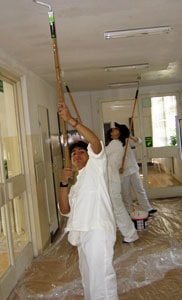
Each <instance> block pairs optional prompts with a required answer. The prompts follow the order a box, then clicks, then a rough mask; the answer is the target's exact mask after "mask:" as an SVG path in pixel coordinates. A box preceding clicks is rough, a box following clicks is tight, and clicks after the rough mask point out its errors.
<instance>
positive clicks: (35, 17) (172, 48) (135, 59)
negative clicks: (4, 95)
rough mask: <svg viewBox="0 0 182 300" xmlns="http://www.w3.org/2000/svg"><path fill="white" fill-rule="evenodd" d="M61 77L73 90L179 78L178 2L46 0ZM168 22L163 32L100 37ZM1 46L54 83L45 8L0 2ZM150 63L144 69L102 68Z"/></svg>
mask: <svg viewBox="0 0 182 300" xmlns="http://www.w3.org/2000/svg"><path fill="white" fill-rule="evenodd" d="M43 2H45V3H48V4H50V5H51V8H52V10H53V12H54V16H55V25H56V32H57V44H58V51H59V61H60V67H61V70H62V73H61V74H62V81H66V82H67V83H68V86H69V88H70V90H71V91H72V92H74V91H89V90H90V91H91V90H102V89H107V84H109V83H117V82H130V81H136V80H138V78H139V77H140V76H141V82H140V85H142V86H146V85H156V84H168V83H174V82H182V0H173V1H172V0H65V1H63V0H50V1H43ZM165 25H170V26H171V27H172V30H171V31H170V33H168V34H162V35H161V34H160V35H146V36H142V37H132V38H124V39H113V40H105V39H104V32H105V31H113V30H125V29H133V28H143V27H154V26H165ZM0 48H1V49H2V50H3V51H5V52H6V53H7V54H8V55H10V56H11V57H12V58H14V59H16V60H17V61H19V62H20V63H21V64H23V65H24V66H26V67H27V68H28V69H30V70H32V71H33V72H35V73H36V74H38V75H39V76H40V77H42V78H43V79H45V80H46V81H48V82H49V83H51V84H52V85H55V83H56V75H55V67H54V55H53V47H52V40H51V35H50V28H49V20H48V8H47V7H45V6H41V5H38V4H35V3H34V2H33V1H32V0H0ZM141 63H149V64H150V66H149V68H147V69H144V70H142V71H141V70H139V71H137V70H129V71H126V70H125V71H115V72H106V71H104V68H105V67H108V66H117V65H118V66H120V65H131V64H141Z"/></svg>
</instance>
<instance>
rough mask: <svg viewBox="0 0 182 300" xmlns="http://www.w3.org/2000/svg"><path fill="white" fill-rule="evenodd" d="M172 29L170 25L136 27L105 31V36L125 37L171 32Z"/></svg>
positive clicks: (112, 37) (113, 37) (107, 38)
mask: <svg viewBox="0 0 182 300" xmlns="http://www.w3.org/2000/svg"><path fill="white" fill-rule="evenodd" d="M170 30H171V27H170V26H159V27H146V28H135V29H126V30H115V31H106V32H104V38H105V39H106V40H109V39H117V38H124V37H136V36H142V35H148V34H160V33H169V31H170Z"/></svg>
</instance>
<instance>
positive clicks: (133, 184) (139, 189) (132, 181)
mask: <svg viewBox="0 0 182 300" xmlns="http://www.w3.org/2000/svg"><path fill="white" fill-rule="evenodd" d="M121 185H122V188H121V190H122V196H123V201H124V204H125V206H126V209H127V211H128V212H129V213H131V212H132V203H133V199H132V194H131V188H132V189H133V191H134V192H135V195H136V198H137V200H138V203H139V207H140V209H141V210H144V211H149V210H150V209H152V207H151V205H150V203H149V200H148V197H147V194H146V192H145V189H144V187H143V183H142V180H141V178H140V174H139V172H136V173H133V174H131V175H129V176H122V179H121Z"/></svg>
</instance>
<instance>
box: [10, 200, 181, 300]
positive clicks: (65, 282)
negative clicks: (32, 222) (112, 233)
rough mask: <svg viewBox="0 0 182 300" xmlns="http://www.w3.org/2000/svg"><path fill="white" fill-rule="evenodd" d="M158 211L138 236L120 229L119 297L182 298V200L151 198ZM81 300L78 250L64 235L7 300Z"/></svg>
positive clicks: (122, 299)
mask: <svg viewBox="0 0 182 300" xmlns="http://www.w3.org/2000/svg"><path fill="white" fill-rule="evenodd" d="M151 202H152V205H153V206H154V207H156V208H157V209H158V212H157V213H156V214H155V216H153V217H152V218H149V219H148V226H147V229H145V230H143V231H138V233H139V237H140V239H139V240H138V241H136V242H135V243H131V244H123V243H122V239H123V238H122V236H121V234H120V233H119V232H117V241H116V244H115V255H114V266H115V270H116V274H117V280H118V294H119V300H143V299H146V300H181V299H182V198H173V199H162V200H153V201H151ZM26 299H29V300H36V299H44V300H48V299H52V300H55V299H61V300H83V290H82V285H81V280H80V274H79V269H78V256H77V249H76V248H75V247H72V246H71V245H70V244H69V243H68V241H67V235H66V236H64V235H63V234H61V233H60V235H59V236H58V237H57V240H56V241H55V242H54V243H53V244H52V245H50V246H49V247H48V249H46V251H45V252H44V253H43V254H42V255H41V256H39V257H37V258H35V259H34V261H33V262H32V265H31V266H30V267H29V268H28V269H27V270H26V272H25V273H24V275H23V276H22V278H21V279H20V280H19V282H18V284H17V286H16V287H15V289H14V291H13V292H12V294H11V295H10V297H9V298H8V300H26Z"/></svg>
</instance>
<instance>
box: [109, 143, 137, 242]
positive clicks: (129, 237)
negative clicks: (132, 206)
mask: <svg viewBox="0 0 182 300" xmlns="http://www.w3.org/2000/svg"><path fill="white" fill-rule="evenodd" d="M106 154H107V159H108V178H109V194H110V197H111V201H112V206H113V211H114V216H115V220H116V224H117V226H118V228H119V230H120V232H121V234H122V235H123V236H124V241H125V242H133V241H135V240H137V239H138V234H137V231H136V229H135V226H134V223H133V222H132V220H131V218H130V216H129V214H128V212H127V210H126V207H125V205H124V203H123V199H122V195H121V179H120V173H119V168H120V167H121V162H122V156H123V146H122V143H121V142H120V141H119V140H112V141H111V142H110V143H109V145H108V146H106Z"/></svg>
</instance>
